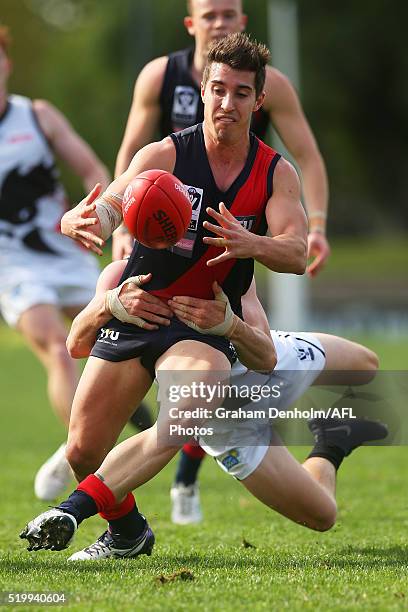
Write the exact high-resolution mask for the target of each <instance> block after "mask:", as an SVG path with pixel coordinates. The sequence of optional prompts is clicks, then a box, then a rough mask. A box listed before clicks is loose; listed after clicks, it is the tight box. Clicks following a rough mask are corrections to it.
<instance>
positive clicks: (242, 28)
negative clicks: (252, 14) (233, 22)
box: [241, 14, 248, 32]
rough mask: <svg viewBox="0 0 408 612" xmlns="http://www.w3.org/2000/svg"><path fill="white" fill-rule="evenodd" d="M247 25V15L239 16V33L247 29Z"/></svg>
mask: <svg viewBox="0 0 408 612" xmlns="http://www.w3.org/2000/svg"><path fill="white" fill-rule="evenodd" d="M247 23H248V15H244V14H242V15H241V32H243V31H244V30H245V28H246V27H247Z"/></svg>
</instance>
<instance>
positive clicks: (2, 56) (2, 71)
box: [0, 25, 11, 85]
mask: <svg viewBox="0 0 408 612" xmlns="http://www.w3.org/2000/svg"><path fill="white" fill-rule="evenodd" d="M10 40H11V39H10V34H9V30H8V28H6V27H5V26H1V25H0V85H4V84H5V82H6V81H7V79H8V77H9V74H10V71H11V60H10V57H9V49H10Z"/></svg>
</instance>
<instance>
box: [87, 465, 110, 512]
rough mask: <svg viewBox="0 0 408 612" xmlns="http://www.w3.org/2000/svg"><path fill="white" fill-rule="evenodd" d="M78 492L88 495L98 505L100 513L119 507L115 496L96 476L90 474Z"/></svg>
mask: <svg viewBox="0 0 408 612" xmlns="http://www.w3.org/2000/svg"><path fill="white" fill-rule="evenodd" d="M77 491H83V492H84V493H87V494H88V495H89V496H90V497H92V499H93V500H94V502H95V504H96V508H97V510H98V512H104V511H106V510H108V509H110V508H112V507H115V506H116V505H117V501H116V499H115V496H114V494H113V493H112V491H111V490H110V488H109V487H108V486H106V484H105V483H104V482H102V480H101V479H100V478H98V477H97V476H95V474H90V475H89V476H87V477H86V478H85V479H84V480H83V481H82V482H80V483H79V485H78V486H77Z"/></svg>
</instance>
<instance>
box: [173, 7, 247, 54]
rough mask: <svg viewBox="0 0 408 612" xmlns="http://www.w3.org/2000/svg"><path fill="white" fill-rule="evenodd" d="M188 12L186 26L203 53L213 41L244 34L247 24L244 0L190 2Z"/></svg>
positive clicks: (185, 19) (185, 20)
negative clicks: (240, 33)
mask: <svg viewBox="0 0 408 612" xmlns="http://www.w3.org/2000/svg"><path fill="white" fill-rule="evenodd" d="M187 10H188V16H187V17H185V18H184V25H185V26H186V28H187V31H188V33H189V34H190V35H191V36H194V38H195V42H196V48H197V49H198V50H199V51H200V52H202V53H206V52H207V49H208V46H209V45H210V43H211V42H212V41H213V40H218V39H219V38H222V37H224V36H227V35H228V34H232V33H234V32H242V31H243V30H244V29H245V25H246V22H247V17H246V15H244V13H243V12H242V0H188V2H187Z"/></svg>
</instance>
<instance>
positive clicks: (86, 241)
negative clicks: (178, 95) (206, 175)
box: [61, 138, 176, 255]
mask: <svg viewBox="0 0 408 612" xmlns="http://www.w3.org/2000/svg"><path fill="white" fill-rule="evenodd" d="M175 162H176V151H175V147H174V144H173V141H172V140H171V138H165V139H164V140H162V141H160V142H153V143H151V144H149V145H147V146H146V147H143V149H141V150H140V151H139V152H138V153H137V154H136V155H135V157H134V158H133V160H132V162H131V164H130V166H129V168H128V169H127V170H126V172H124V173H123V174H121V175H120V176H118V177H117V178H116V179H115V180H114V181H113V182H112V183H111V184H110V185H109V187H108V188H107V189H106V191H105V192H103V193H102V194H101V195H100V191H101V188H100V186H99V187H98V186H96V187H94V189H93V190H92V192H91V193H90V194H89V195H88V196H87V197H86V198H84V199H83V200H82V201H81V202H80V203H79V204H78V205H77V206H76V207H75V208H73V209H72V210H70V211H68V212H67V213H66V214H65V215H64V216H63V217H62V220H61V231H62V233H63V234H65V235H67V236H70V237H71V238H73V239H74V240H77V241H79V242H81V243H82V244H83V245H84V246H86V248H88V249H91V250H93V251H95V253H97V254H98V255H102V247H103V246H104V244H105V242H104V241H105V240H106V239H107V238H109V237H110V236H111V234H112V232H113V231H114V230H115V229H116V228H117V227H119V225H120V223H121V221H122V198H123V194H124V192H125V190H126V187H127V186H128V184H129V183H130V181H131V180H132V179H133V178H135V176H137V175H138V174H140V173H141V172H143V171H144V170H151V169H153V168H158V169H160V170H166V171H168V172H173V169H174V165H175Z"/></svg>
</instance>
